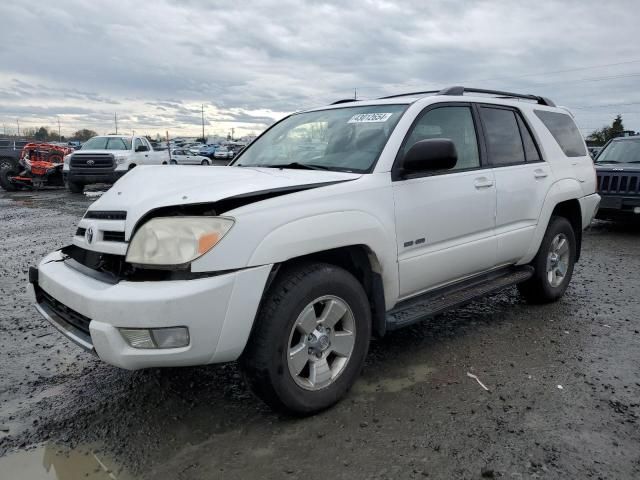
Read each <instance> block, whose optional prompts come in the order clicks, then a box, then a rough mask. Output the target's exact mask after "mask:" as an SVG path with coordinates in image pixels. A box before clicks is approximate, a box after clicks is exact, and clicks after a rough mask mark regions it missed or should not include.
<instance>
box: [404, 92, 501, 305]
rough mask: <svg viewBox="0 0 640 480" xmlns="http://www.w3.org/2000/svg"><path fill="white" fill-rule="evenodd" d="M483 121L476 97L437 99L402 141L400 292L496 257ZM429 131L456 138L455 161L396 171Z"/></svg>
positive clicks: (481, 267) (486, 265)
mask: <svg viewBox="0 0 640 480" xmlns="http://www.w3.org/2000/svg"><path fill="white" fill-rule="evenodd" d="M476 124H477V119H476V118H475V116H474V114H473V110H472V108H471V105H470V104H465V103H453V104H437V105H432V106H430V107H427V108H426V109H425V110H424V111H423V112H421V114H420V115H419V116H418V118H417V119H416V121H415V122H414V124H413V126H412V127H411V129H410V130H409V133H408V135H407V137H406V138H405V141H404V143H403V146H402V147H401V150H400V153H399V155H398V162H397V165H396V166H394V174H393V180H394V181H393V195H394V201H395V212H396V236H397V242H398V244H397V245H398V263H399V265H398V268H399V275H400V295H401V297H405V298H406V297H409V296H412V295H415V294H417V293H420V292H422V291H425V290H430V289H432V288H435V287H438V286H441V285H444V284H447V283H451V282H454V281H456V280H459V279H462V278H464V277H467V276H470V275H474V274H477V273H481V272H483V271H486V270H489V269H491V268H492V267H493V266H494V264H495V256H496V244H495V237H494V233H493V230H494V226H495V209H496V190H495V186H494V184H495V182H494V178H493V173H492V171H491V169H490V168H487V167H486V165H484V163H483V162H482V161H481V158H482V155H481V150H480V146H479V144H478V135H477V128H476V126H477V125H476ZM429 138H448V139H450V140H452V141H453V143H454V144H455V146H456V151H457V154H458V163H457V165H456V167H454V168H453V169H451V170H447V171H442V172H438V173H431V174H413V175H412V176H400V175H398V174H396V173H395V172H396V171H398V170H399V168H400V167H401V159H402V158H403V156H404V153H405V152H406V151H408V149H409V148H410V147H411V146H412V145H413V144H414V143H416V142H418V141H420V140H425V139H429Z"/></svg>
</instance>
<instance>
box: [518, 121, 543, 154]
mask: <svg viewBox="0 0 640 480" xmlns="http://www.w3.org/2000/svg"><path fill="white" fill-rule="evenodd" d="M517 117H518V127H520V134H521V135H522V145H524V154H525V156H526V157H527V162H539V161H540V160H541V158H540V153H539V152H538V148H537V147H536V143H535V142H534V141H533V137H532V136H531V132H530V131H529V129H528V128H527V126H526V125H525V124H524V122H523V121H522V118H520V115H517Z"/></svg>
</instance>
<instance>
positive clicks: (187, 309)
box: [40, 96, 600, 388]
mask: <svg viewBox="0 0 640 480" xmlns="http://www.w3.org/2000/svg"><path fill="white" fill-rule="evenodd" d="M407 101H408V100H407V99H393V100H380V101H373V102H361V103H360V104H361V105H385V104H391V103H403V102H405V103H406V102H407ZM475 101H477V102H484V103H494V104H497V105H508V106H514V107H516V108H519V109H520V110H521V111H522V113H523V115H524V116H525V118H526V119H527V120H528V122H529V123H530V125H531V126H532V128H533V134H534V137H535V138H536V140H537V142H538V144H539V146H540V148H541V151H542V155H543V157H544V159H545V162H544V163H535V164H528V165H520V166H513V167H501V168H484V169H481V170H476V171H466V172H451V173H448V174H442V175H434V176H427V177H422V178H414V179H407V180H401V181H395V182H394V181H392V180H391V174H390V171H391V168H392V166H393V162H394V160H395V158H396V157H397V153H398V149H399V148H400V146H401V144H402V142H403V139H404V138H405V136H406V133H407V131H408V129H409V128H410V127H411V125H412V123H413V122H414V120H415V119H416V116H417V115H419V114H420V112H421V111H422V110H423V109H424V108H425V107H428V106H429V105H431V104H433V103H438V102H465V103H467V102H475ZM348 106H349V107H352V106H353V104H349V105H348ZM331 108H346V107H345V106H341V105H334V106H331ZM536 109H541V110H552V111H555V110H556V109H554V108H551V107H545V106H541V105H535V104H529V103H526V102H516V101H512V100H508V99H493V98H485V97H473V96H459V97H456V96H431V97H425V98H422V99H419V100H417V101H415V102H414V103H411V104H410V105H409V106H408V108H407V110H406V112H405V113H404V115H403V116H402V118H401V119H400V120H399V122H398V124H397V126H396V128H395V130H394V131H393V132H392V133H391V136H390V138H389V140H388V142H387V144H386V146H385V147H384V149H383V151H382V153H381V155H380V158H379V161H378V163H377V164H376V166H375V168H374V170H373V172H372V173H369V174H355V173H343V172H331V171H315V170H314V171H311V170H294V169H277V168H246V167H241V168H239V167H208V168H168V167H163V166H142V167H138V168H136V169H134V170H133V171H131V172H130V173H128V174H127V175H125V176H124V177H122V178H121V179H120V180H119V181H118V182H117V183H116V184H115V185H114V186H113V187H112V188H111V189H110V190H108V191H107V192H106V193H105V194H104V195H102V197H100V198H99V199H98V200H96V201H95V202H94V203H93V204H92V205H91V207H90V210H123V211H126V212H127V219H126V221H113V220H90V219H82V220H81V221H80V223H79V226H81V227H83V228H88V227H89V226H91V227H92V228H93V229H94V232H96V237H95V241H94V242H92V244H91V245H89V244H87V243H86V239H85V238H84V237H74V239H73V243H74V244H75V245H77V246H79V247H81V248H85V249H90V250H94V251H97V252H105V253H113V254H118V255H124V254H126V249H127V244H128V243H127V242H129V241H130V239H131V235H132V233H133V231H134V229H135V227H136V225H137V223H138V222H139V221H140V219H141V218H142V217H143V216H144V215H145V214H147V213H148V212H149V211H152V210H155V209H158V208H162V207H167V206H179V205H190V204H199V203H214V202H216V201H219V200H222V199H228V198H230V197H235V196H243V195H247V194H252V193H255V192H264V191H272V190H276V191H277V190H281V189H285V190H286V189H289V188H296V187H299V186H310V187H311V186H314V185H318V184H322V185H323V186H322V188H310V189H304V190H302V191H297V192H296V193H287V194H285V195H281V196H276V197H273V198H269V199H267V200H263V201H259V202H256V203H249V204H248V205H245V206H242V207H239V208H236V209H233V210H230V211H227V212H224V215H225V216H230V217H233V218H234V219H235V224H234V226H233V228H232V229H231V230H230V231H229V232H228V234H227V235H226V236H225V237H224V238H223V239H222V240H221V241H220V242H219V243H218V244H217V245H216V246H215V247H214V248H213V249H212V250H210V251H209V252H208V253H206V254H205V255H203V256H202V257H200V258H198V259H197V260H195V261H194V262H192V264H191V271H193V272H215V271H226V270H232V271H233V273H228V274H222V275H218V276H213V277H207V278H202V279H198V280H189V281H163V282H125V281H123V282H120V283H119V284H117V285H111V284H105V283H102V282H99V281H97V280H95V279H93V278H89V277H87V276H85V275H84V274H81V273H79V272H78V271H76V270H72V269H71V268H69V267H68V266H67V265H65V264H64V263H61V262H49V260H55V259H59V258H60V254H59V253H58V252H54V253H53V254H51V255H49V256H48V257H46V258H45V260H44V261H43V262H42V263H41V264H40V279H41V285H42V288H44V289H45V290H46V291H47V292H49V293H50V294H51V295H52V296H54V297H55V298H56V299H58V300H59V301H61V302H62V303H64V304H66V305H68V306H69V307H71V308H73V309H74V310H77V311H78V312H80V313H82V314H84V315H86V316H88V317H89V318H91V319H92V320H93V321H92V323H91V327H90V330H91V335H92V339H93V342H94V344H95V348H96V350H97V351H98V354H99V355H100V357H101V358H102V359H104V360H105V361H107V362H109V363H112V364H114V365H118V366H121V367H123V368H132V369H133V368H144V367H149V366H163V365H164V366H176V365H195V364H202V363H210V362H219V361H229V360H233V359H235V358H237V357H238V355H240V353H241V352H242V350H243V348H244V346H245V344H246V341H247V338H248V336H249V334H250V331H251V327H252V325H253V322H254V318H255V315H256V312H257V309H258V305H259V302H260V299H261V296H262V294H263V289H264V285H265V283H266V281H267V277H268V275H269V273H270V271H271V266H272V265H273V264H276V263H281V262H285V261H287V260H289V259H292V258H296V257H299V256H303V255H308V254H310V253H314V252H319V251H323V250H327V249H331V248H338V247H343V246H350V245H362V246H364V247H365V248H366V249H367V250H368V252H369V257H370V258H371V259H372V260H373V261H374V263H375V269H376V271H377V272H379V273H380V274H381V276H382V281H383V286H384V295H385V302H386V308H387V309H391V308H392V307H393V306H394V305H395V304H396V303H397V302H398V301H399V300H401V299H404V298H407V297H410V296H413V295H416V294H418V293H420V292H424V291H428V290H430V289H433V288H436V287H438V286H443V285H447V284H450V283H453V282H456V281H458V280H460V279H462V278H465V277H469V276H472V275H477V274H480V273H483V272H486V271H489V270H492V269H495V268H496V267H499V266H504V265H512V264H526V263H528V262H530V261H531V259H532V258H533V257H534V256H535V254H536V252H537V251H538V248H539V245H540V242H541V240H542V237H543V235H544V232H545V230H546V228H547V224H548V222H549V218H550V216H551V213H552V211H553V209H554V208H555V206H556V205H557V204H558V203H559V202H562V201H565V200H571V199H577V200H578V201H579V202H580V206H581V210H582V225H583V228H585V227H586V226H587V225H588V224H589V223H590V221H591V219H592V218H593V216H594V213H595V210H596V208H597V206H598V203H599V200H600V198H599V196H598V195H597V194H596V193H595V173H594V170H593V165H592V162H591V160H590V159H589V158H588V157H584V158H577V159H568V158H566V157H565V156H564V153H562V150H561V149H560V148H559V146H558V145H557V144H556V142H555V140H554V139H553V137H552V136H551V134H550V133H549V132H548V130H546V127H544V125H543V124H542V123H541V122H540V121H539V119H538V118H537V117H536V116H535V113H534V110H536ZM368 115H371V114H368ZM355 117H357V116H355ZM355 117H352V120H354V122H371V121H374V120H375V121H386V120H387V119H388V118H384V119H383V117H376V118H374V117H357V118H355ZM354 122H352V123H354ZM107 230H111V231H120V232H124V233H125V239H126V242H124V243H118V242H104V241H103V240H102V236H101V235H102V234H101V232H103V231H107ZM421 239H424V241H421ZM416 240H419V241H418V242H416ZM405 244H406V246H405ZM183 325H184V326H187V327H189V329H190V333H191V338H192V343H191V345H189V346H188V347H185V348H182V349H170V350H164V351H161V350H136V349H132V348H131V347H129V346H128V345H126V343H125V342H124V341H123V339H122V338H121V336H120V334H119V333H118V331H117V327H136V326H137V327H160V326H183ZM472 378H473V377H472ZM476 380H477V378H476ZM479 383H480V382H479ZM484 388H486V387H484Z"/></svg>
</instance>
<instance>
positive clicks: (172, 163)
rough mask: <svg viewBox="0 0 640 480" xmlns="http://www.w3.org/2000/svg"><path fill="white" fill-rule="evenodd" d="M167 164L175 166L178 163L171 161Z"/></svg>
mask: <svg viewBox="0 0 640 480" xmlns="http://www.w3.org/2000/svg"><path fill="white" fill-rule="evenodd" d="M169 163H170V164H171V165H177V164H178V162H176V161H175V160H171V161H170V162H169Z"/></svg>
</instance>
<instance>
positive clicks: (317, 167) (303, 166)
mask: <svg viewBox="0 0 640 480" xmlns="http://www.w3.org/2000/svg"><path fill="white" fill-rule="evenodd" d="M260 166H261V167H266V168H297V169H299V170H331V169H330V168H329V167H325V166H324V165H315V164H313V163H300V162H291V163H279V164H273V165H260Z"/></svg>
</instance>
